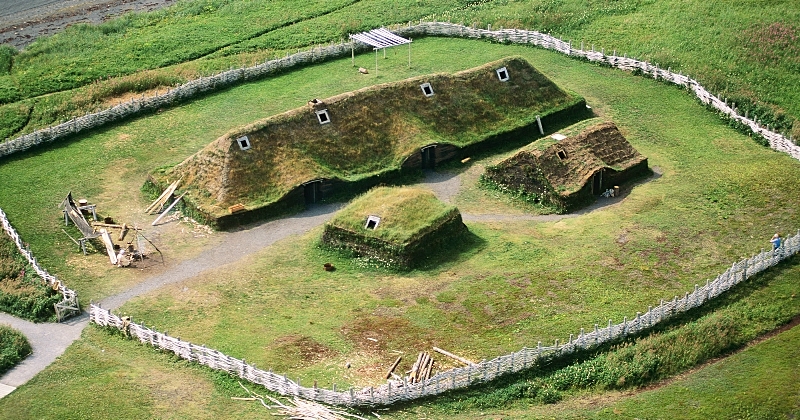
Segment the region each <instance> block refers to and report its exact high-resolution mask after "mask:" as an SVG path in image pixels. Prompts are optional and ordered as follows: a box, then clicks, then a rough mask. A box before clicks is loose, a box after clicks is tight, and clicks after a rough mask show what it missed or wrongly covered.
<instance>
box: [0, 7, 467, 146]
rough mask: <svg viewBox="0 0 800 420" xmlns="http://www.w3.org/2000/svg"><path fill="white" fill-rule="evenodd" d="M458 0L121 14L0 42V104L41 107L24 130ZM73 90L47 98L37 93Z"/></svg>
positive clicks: (436, 9)
mask: <svg viewBox="0 0 800 420" xmlns="http://www.w3.org/2000/svg"><path fill="white" fill-rule="evenodd" d="M465 3H468V2H467V1H464V0H461V1H457V0H448V1H441V2H436V3H434V4H422V3H420V2H417V1H416V0H404V1H401V2H398V1H388V0H366V1H354V0H335V1H325V2H319V1H308V0H303V1H297V0H280V1H267V0H258V1H247V2H244V1H235V0H200V1H185V2H179V3H177V4H176V5H174V6H171V7H168V8H165V9H161V10H157V11H155V12H151V13H130V14H126V15H124V16H122V17H118V18H115V19H112V20H110V21H108V22H105V23H103V24H100V25H85V24H78V25H72V26H70V27H68V28H67V29H66V30H64V31H63V32H61V33H58V34H55V35H53V36H51V37H45V38H40V39H37V40H36V41H35V42H33V43H32V44H31V45H29V46H28V47H27V48H25V49H24V50H23V51H21V52H20V53H18V54H10V53H9V50H10V49H9V48H7V47H3V48H4V49H3V50H2V51H0V104H10V103H14V102H17V101H24V102H25V103H26V105H27V106H29V107H31V108H33V109H34V115H41V117H42V118H34V119H32V120H31V121H30V123H29V124H28V125H27V126H26V128H25V129H23V130H22V131H20V132H18V131H13V132H12V134H15V133H18V134H22V133H27V132H31V131H33V130H35V129H37V128H43V127H46V126H48V125H51V124H53V123H57V122H60V121H65V120H68V119H69V118H70V117H72V116H79V115H83V114H85V113H87V112H92V111H95V110H97V109H99V108H104V107H108V106H109V105H110V104H111V103H116V102H118V101H119V100H121V99H127V98H126V97H125V95H120V93H121V92H120V91H119V88H120V87H121V86H131V87H132V88H131V89H130V90H125V91H122V92H125V93H128V92H130V93H136V92H142V91H144V90H148V89H156V88H159V87H161V88H166V87H169V86H173V85H175V84H176V83H182V82H186V81H188V80H190V79H192V78H196V77H199V76H201V75H208V74H210V73H214V72H220V71H223V70H227V69H228V68H230V67H231V66H236V67H238V66H241V65H252V64H254V63H255V62H260V61H264V60H265V59H272V58H275V57H276V56H282V55H285V54H286V53H288V52H296V51H297V49H299V48H304V47H307V46H309V45H313V44H320V43H330V42H333V41H336V42H339V41H340V40H342V39H344V38H346V37H347V35H348V34H350V33H357V32H361V31H364V30H368V29H372V28H375V27H377V26H381V25H387V24H390V23H405V22H408V21H410V20H414V19H418V18H419V17H421V16H424V15H427V14H430V13H436V12H440V11H444V10H447V9H449V8H453V7H456V6H458V5H461V4H465ZM389 16H391V18H389ZM386 19H391V21H387V20H386ZM232 55H233V56H232ZM6 56H8V57H6ZM6 63H8V64H6ZM181 63H185V64H181ZM4 67H7V69H6V70H5V72H3V68H4ZM148 70H149V71H148ZM143 71H147V72H145V73H146V74H147V75H148V76H147V78H150V79H151V80H152V81H158V83H153V82H151V83H150V84H142V83H137V81H136V80H135V79H137V78H139V77H137V76H133V77H131V76H129V75H133V74H135V73H137V72H143ZM107 85H108V86H107ZM83 86H85V88H81V87H83ZM73 89H76V90H75V91H74V92H68V94H64V95H56V97H54V98H50V97H48V96H42V95H45V94H48V93H55V92H67V91H71V90H73ZM0 109H2V107H0ZM0 114H2V112H0ZM0 134H5V133H0ZM6 136H8V134H6ZM3 138H5V136H4V137H3Z"/></svg>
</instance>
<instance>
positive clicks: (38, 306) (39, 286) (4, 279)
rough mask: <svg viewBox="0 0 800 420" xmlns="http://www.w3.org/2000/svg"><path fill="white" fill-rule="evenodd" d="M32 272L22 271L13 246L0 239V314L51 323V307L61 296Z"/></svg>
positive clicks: (53, 314) (22, 268)
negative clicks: (0, 312)
mask: <svg viewBox="0 0 800 420" xmlns="http://www.w3.org/2000/svg"><path fill="white" fill-rule="evenodd" d="M32 272H33V270H26V264H25V263H24V261H23V260H22V257H21V256H20V255H19V254H18V253H17V249H16V246H15V245H14V243H13V242H11V241H10V240H9V239H8V238H6V237H5V236H2V237H0V311H3V312H7V313H10V314H12V315H15V316H18V317H21V318H25V319H30V320H32V321H50V320H53V319H54V318H55V308H54V306H53V305H55V304H56V303H58V302H59V301H60V300H61V295H59V294H58V292H57V291H55V290H53V289H51V288H50V287H48V286H47V285H46V284H44V283H43V282H42V281H41V280H39V279H38V278H35V277H34V275H33V273H32Z"/></svg>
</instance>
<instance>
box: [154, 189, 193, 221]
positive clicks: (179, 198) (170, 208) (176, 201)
mask: <svg viewBox="0 0 800 420" xmlns="http://www.w3.org/2000/svg"><path fill="white" fill-rule="evenodd" d="M184 195H186V193H185V192H184V193H183V194H181V195H180V196H178V198H176V199H175V201H173V202H172V204H170V205H169V207H167V209H166V210H164V212H163V213H161V214H160V215H159V216H158V217H157V218H156V220H153V223H151V224H150V226H155V225H156V224H157V223H158V222H159V221H160V220H161V219H162V218H163V217H164V216H166V215H167V213H169V211H170V210H172V208H173V207H175V205H176V204H178V201H181V198H183V196H184Z"/></svg>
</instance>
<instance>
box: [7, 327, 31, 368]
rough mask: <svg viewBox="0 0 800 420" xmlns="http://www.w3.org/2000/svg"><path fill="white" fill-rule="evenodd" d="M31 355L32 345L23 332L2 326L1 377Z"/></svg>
mask: <svg viewBox="0 0 800 420" xmlns="http://www.w3.org/2000/svg"><path fill="white" fill-rule="evenodd" d="M29 354H31V345H30V343H28V340H27V339H26V338H25V336H24V335H22V333H21V332H19V331H17V330H15V329H13V328H11V327H9V326H7V325H0V375H2V374H4V373H6V372H7V371H8V370H9V369H11V368H12V367H14V365H16V364H17V363H19V362H20V361H21V360H22V359H24V358H25V356H27V355H29Z"/></svg>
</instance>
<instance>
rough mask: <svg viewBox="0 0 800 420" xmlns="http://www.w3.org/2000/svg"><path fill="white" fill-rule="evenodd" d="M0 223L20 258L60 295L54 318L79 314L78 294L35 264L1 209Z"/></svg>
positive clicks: (59, 318)
mask: <svg viewBox="0 0 800 420" xmlns="http://www.w3.org/2000/svg"><path fill="white" fill-rule="evenodd" d="M0 223H2V225H3V231H4V232H5V233H6V235H8V236H9V237H10V238H11V240H12V241H13V242H14V245H16V246H17V249H18V250H19V252H20V254H22V256H24V257H25V259H26V260H27V261H28V264H30V265H31V267H33V270H34V271H35V272H36V275H37V276H39V277H40V278H41V279H42V280H43V281H44V282H45V283H46V284H47V285H48V286H50V287H52V288H53V290H58V291H59V293H61V297H62V299H61V302H59V303H56V304H55V310H56V318H57V319H58V321H59V322H61V321H62V320H63V319H64V318H67V317H69V316H71V315H75V314H77V313H80V306H79V305H78V293H77V292H75V291H74V290H72V289H69V288H67V287H66V286H64V284H63V283H61V280H59V279H58V278H57V277H56V276H54V275H52V274H50V273H48V272H47V270H45V269H44V268H42V267H40V266H39V263H38V262H36V257H34V256H33V253H32V252H31V251H30V249H28V247H27V246H26V245H25V244H24V243H23V242H22V239H20V237H19V234H18V233H17V231H16V230H14V227H13V226H11V222H9V221H8V218H7V217H6V214H5V212H3V209H0Z"/></svg>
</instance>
